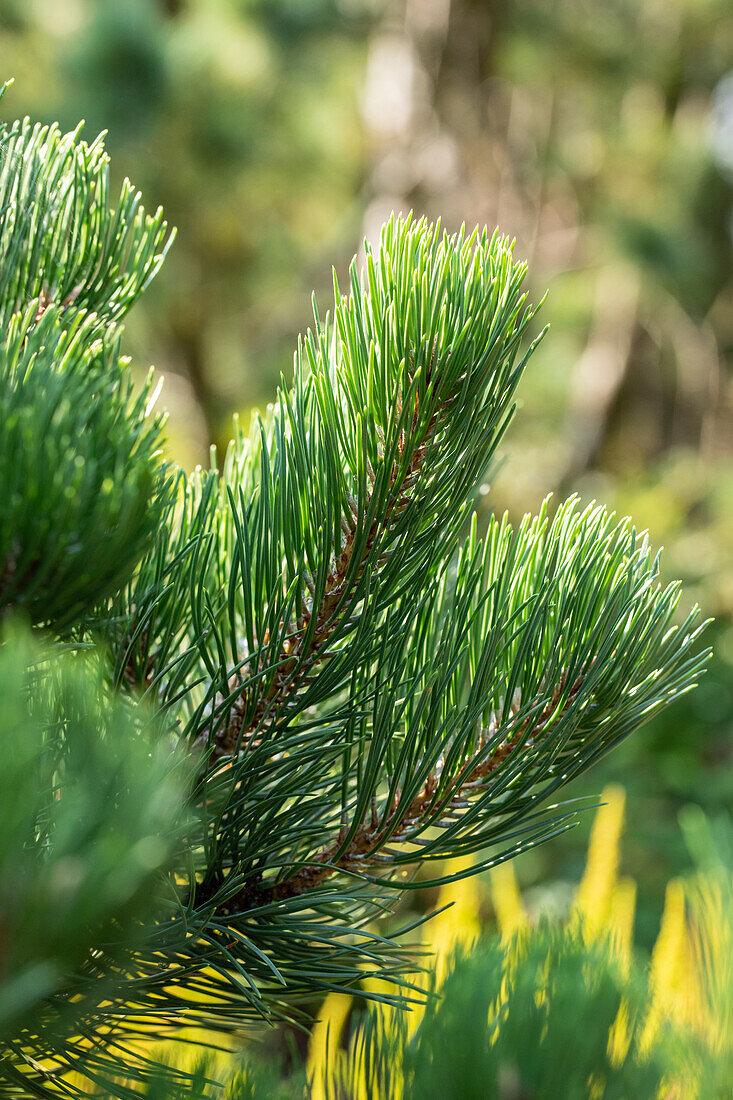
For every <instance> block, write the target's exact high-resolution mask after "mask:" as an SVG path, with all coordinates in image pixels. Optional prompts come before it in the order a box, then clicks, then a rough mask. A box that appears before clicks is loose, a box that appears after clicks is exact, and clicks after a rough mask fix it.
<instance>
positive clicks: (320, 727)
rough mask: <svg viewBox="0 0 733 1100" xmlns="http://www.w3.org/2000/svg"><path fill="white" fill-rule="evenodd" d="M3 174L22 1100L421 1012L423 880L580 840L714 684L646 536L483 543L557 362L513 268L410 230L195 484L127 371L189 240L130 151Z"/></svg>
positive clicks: (2, 986)
mask: <svg viewBox="0 0 733 1100" xmlns="http://www.w3.org/2000/svg"><path fill="white" fill-rule="evenodd" d="M2 141H3V161H2V172H1V173H0V256H2V263H1V264H0V417H1V418H2V435H1V436H0V470H2V474H3V486H4V493H3V497H2V500H1V501H0V615H1V616H2V618H3V620H4V624H3V630H4V635H3V638H4V643H3V649H2V651H1V652H0V681H1V683H0V691H1V692H2V694H3V698H12V700H13V704H12V708H11V711H9V712H8V714H9V715H10V717H9V718H8V719H7V720H5V718H4V719H3V721H2V722H0V737H1V738H2V752H3V754H4V756H5V757H6V758H7V759H9V760H11V761H12V762H13V767H12V769H10V771H9V772H8V773H7V774H3V776H2V781H3V782H4V783H5V782H6V781H7V782H8V783H9V784H11V787H12V788H13V789H14V791H15V794H14V797H13V798H10V797H5V795H4V794H3V797H2V800H1V801H0V835H2V840H3V847H2V849H0V991H1V992H2V997H3V1004H4V1006H5V1004H8V1005H10V1006H11V1007H10V1008H9V1009H6V1008H5V1007H3V1013H2V1014H0V1029H1V1032H0V1042H1V1043H2V1047H1V1048H0V1094H2V1095H8V1096H13V1095H16V1096H25V1095H27V1094H29V1093H30V1094H33V1095H39V1096H45V1095H60V1094H65V1095H73V1094H74V1089H75V1087H76V1086H74V1085H73V1084H72V1083H70V1079H69V1077H68V1073H69V1071H70V1070H75V1071H80V1072H83V1073H84V1074H85V1075H86V1083H85V1085H84V1090H85V1091H84V1094H85V1095H89V1094H90V1092H91V1094H92V1095H100V1096H109V1095H120V1096H129V1095H134V1093H133V1092H131V1091H130V1090H131V1089H132V1088H133V1086H134V1083H135V1082H137V1083H138V1084H142V1083H144V1082H145V1081H146V1080H148V1079H149V1077H150V1075H151V1073H153V1070H152V1068H151V1066H150V1063H149V1062H148V1061H147V1059H146V1057H145V1054H144V1048H143V1047H141V1046H140V1045H139V1044H137V1043H136V1042H135V1040H136V1039H139V1038H140V1037H156V1036H161V1035H164V1034H166V1033H168V1032H169V1031H170V1030H171V1029H174V1028H176V1027H179V1026H181V1025H184V1024H192V1023H193V1024H199V1025H201V1026H204V1027H207V1028H209V1029H214V1030H217V1029H219V1030H221V1031H231V1030H237V1029H241V1028H244V1027H246V1026H248V1025H250V1024H252V1023H255V1022H262V1021H274V1020H278V1019H282V1018H287V1019H298V1018H304V1017H305V1014H306V1013H307V1009H308V1005H309V1004H310V1003H312V1002H313V1000H314V998H316V997H317V996H318V995H320V994H322V993H324V992H326V991H332V990H339V989H349V988H351V987H353V985H354V984H355V983H356V982H358V981H359V980H360V979H361V978H362V977H363V976H364V974H365V972H371V973H372V974H375V975H379V976H380V977H381V978H382V979H383V980H384V981H386V982H388V983H389V982H391V983H392V988H393V990H394V996H395V998H396V1000H397V1001H399V998H400V996H401V994H402V992H403V991H404V987H405V982H406V981H407V980H408V973H409V968H410V966H411V965H412V962H411V957H410V954H409V949H408V948H406V947H404V946H403V944H402V941H401V939H400V936H399V935H394V936H391V937H390V938H384V937H382V936H381V935H380V934H379V933H378V932H377V931H375V927H376V926H375V924H374V919H375V917H377V916H378V915H379V914H380V913H381V912H383V911H384V910H385V909H388V908H390V907H391V906H393V904H394V902H395V900H396V899H397V897H398V896H399V894H400V892H401V891H403V890H405V889H409V888H410V886H411V884H412V881H413V879H412V872H413V871H414V869H415V868H416V867H417V866H418V865H421V866H422V868H423V873H422V876H421V884H422V885H424V884H425V881H426V876H427V878H428V879H430V877H431V876H432V880H433V881H436V882H437V881H440V880H441V878H442V877H443V875H444V871H443V870H442V863H441V862H440V861H442V860H444V859H445V858H446V857H452V856H460V855H468V854H471V853H476V859H475V867H476V868H477V869H478V868H480V867H483V866H490V865H491V864H495V863H497V862H500V861H502V860H505V859H508V858H510V857H511V856H512V855H513V854H515V853H516V852H518V851H520V850H523V849H526V848H527V847H528V846H531V845H532V844H535V843H538V842H539V841H542V840H545V839H547V838H549V837H551V836H552V835H553V834H554V833H556V832H557V831H558V830H559V829H562V828H564V827H566V826H567V824H568V823H569V822H570V821H571V820H572V812H573V811H572V807H569V806H568V807H564V808H563V806H562V805H560V806H558V805H557V804H555V805H553V806H552V807H551V808H547V804H548V800H553V801H554V795H555V794H556V792H557V791H558V790H559V788H561V787H562V786H563V785H564V784H566V783H567V782H569V781H570V780H571V779H572V778H573V777H575V776H577V775H578V774H579V773H580V772H582V771H583V770H585V769H586V768H588V767H589V766H590V765H591V764H592V763H593V762H594V761H596V760H597V759H598V758H599V757H600V756H602V755H603V754H604V753H605V752H607V751H608V750H609V749H610V748H611V747H613V745H615V744H616V743H617V742H618V741H620V740H621V739H622V738H624V737H626V736H627V735H628V734H630V733H632V732H633V731H635V730H636V729H638V727H639V726H640V725H641V724H642V722H643V721H644V720H645V719H646V718H647V717H648V716H649V715H651V714H653V713H654V712H656V711H657V710H659V709H660V708H661V707H663V706H665V705H667V704H668V703H669V702H671V701H672V700H673V699H674V698H675V697H676V696H678V695H679V694H680V693H681V692H683V691H685V690H687V689H689V688H690V687H691V686H692V685H693V684H694V682H695V679H696V677H697V676H698V675H699V673H700V671H701V667H702V664H703V662H704V659H705V654H704V652H701V650H700V647H699V646H698V645H696V638H697V635H698V633H699V630H700V624H699V623H698V620H697V616H696V614H693V615H692V616H690V617H689V618H688V619H687V620H685V621H684V622H680V621H677V620H676V619H674V614H675V608H676V605H677V601H678V596H679V592H678V588H677V586H676V585H670V586H664V585H661V584H660V582H659V580H658V559H657V557H656V556H655V555H654V554H653V553H652V551H651V550H650V548H649V545H648V543H647V540H646V538H645V537H644V536H643V535H640V534H639V533H637V532H636V530H635V529H634V527H633V525H632V523H631V522H630V521H628V520H624V521H621V522H618V521H616V520H615V519H614V518H613V517H612V516H610V515H608V514H607V513H606V512H605V511H604V509H603V508H600V507H597V506H590V507H587V508H583V507H581V506H580V505H579V504H578V503H577V502H576V501H575V500H572V499H571V500H570V501H568V502H566V503H565V504H562V505H561V506H560V507H559V508H557V509H556V510H554V513H553V512H552V511H551V509H550V506H549V504H548V503H547V502H546V503H545V504H544V505H543V506H542V508H541V509H540V511H539V513H538V515H536V516H534V517H526V518H525V519H524V520H523V521H522V522H521V523H520V524H519V525H518V526H517V527H516V528H513V527H512V526H511V525H510V524H509V523H508V522H507V520H506V519H499V518H495V519H492V520H491V521H490V522H489V524H488V526H487V528H486V530H483V531H481V530H479V529H478V523H477V520H476V517H475V514H474V511H473V507H472V497H473V494H474V492H475V490H476V487H477V486H478V485H479V484H480V483H481V482H482V480H483V478H484V476H485V472H486V469H487V465H488V464H489V463H490V461H491V459H492V457H493V455H494V453H495V451H496V448H497V446H498V444H499V443H500V441H501V439H502V437H503V435H504V433H505V431H506V428H507V426H508V424H509V421H510V419H511V416H512V413H513V408H514V405H513V402H514V394H515V391H516V388H517V385H518V384H519V381H520V379H521V375H522V372H523V370H524V367H525V364H526V362H527V359H528V357H529V355H530V353H531V350H532V347H533V345H532V343H531V342H530V334H531V332H532V331H534V330H535V322H534V315H533V310H532V308H531V307H530V306H529V305H528V303H527V301H526V297H525V294H524V292H523V290H522V284H523V280H524V277H525V268H524V265H523V264H521V263H518V262H516V261H515V259H514V257H513V250H512V245H511V243H510V242H509V241H507V240H506V239H505V238H503V237H501V236H499V235H498V234H494V235H493V236H491V235H489V234H487V233H486V232H481V231H474V232H473V233H466V232H464V231H461V232H460V233H459V234H458V235H457V236H451V235H448V234H446V233H445V232H443V231H442V229H441V228H440V227H439V226H437V225H430V224H428V223H426V222H425V221H422V220H421V221H415V220H413V219H412V218H410V217H408V218H403V217H393V218H392V219H390V221H389V222H388V224H387V225H386V226H385V228H384V230H383V232H382V235H381V238H380V241H379V243H378V245H377V246H376V247H374V248H371V247H369V246H367V248H366V260H365V263H364V266H363V269H360V268H359V267H358V265H357V264H356V262H355V263H354V264H353V265H352V267H351V269H350V273H349V285H348V287H347V288H346V293H342V290H341V288H340V287H339V286H338V284H337V283H335V286H334V294H335V301H334V306H333V309H332V311H331V312H330V313H329V314H328V315H326V316H325V317H323V318H321V316H320V315H319V313H318V310H317V309H315V318H314V323H313V327H312V329H311V330H309V331H308V333H307V335H306V336H305V337H304V338H303V339H302V340H301V341H300V342H299V345H298V349H297V351H296V355H295V365H294V375H293V379H292V381H288V382H286V381H283V384H282V386H281V388H280V390H279V392H278V394H277V397H276V399H275V402H274V404H273V405H272V406H271V407H269V408H268V410H267V412H266V413H265V414H264V415H263V416H262V417H261V418H259V419H258V420H257V422H256V423H255V424H254V426H253V428H252V430H251V432H250V433H249V434H246V433H243V432H242V431H240V430H239V429H238V428H237V430H236V437H235V440H234V441H233V443H232V444H231V447H230V449H229V451H228V453H227V455H226V457H225V458H224V460H223V462H222V463H221V464H220V465H219V463H218V462H217V460H216V458H214V460H213V462H212V467H211V469H209V470H206V471H203V470H197V471H195V472H194V473H193V474H192V475H191V476H190V477H186V476H185V475H184V474H183V473H182V472H181V471H176V470H173V469H172V468H171V467H170V465H168V464H166V463H165V462H164V461H163V459H162V457H161V424H162V421H161V418H160V417H159V416H158V415H157V414H155V413H154V412H153V411H152V400H151V395H152V391H151V389H150V385H148V387H147V388H146V389H145V390H144V392H143V393H142V394H139V393H135V392H133V389H132V387H131V383H130V378H129V367H128V364H127V362H126V361H125V360H124V359H122V358H121V357H120V349H119V341H120V331H119V328H118V327H117V325H118V322H119V319H120V318H121V317H122V316H123V315H124V313H125V312H126V311H127V310H128V309H129V308H130V306H131V305H132V304H133V303H134V301H135V299H136V298H137V297H138V295H139V294H140V293H141V292H142V290H143V289H144V288H145V286H146V285H147V283H148V282H149V281H150V279H151V278H152V277H153V275H154V274H155V273H156V272H157V270H158V268H159V267H160V265H161V263H162V261H163V258H164V256H165V252H166V250H167V248H168V246H169V244H170V241H171V235H170V234H169V232H168V231H167V229H166V226H165V223H164V221H163V218H162V215H161V213H160V212H158V213H156V214H155V215H154V216H152V217H151V216H149V215H147V214H146V213H145V212H144V210H143V208H142V206H141V205H140V199H139V196H138V195H137V193H136V192H135V191H134V189H133V188H132V187H131V186H130V185H129V183H125V184H124V186H123V188H122V190H121V193H120V194H119V196H118V197H116V198H114V199H113V197H112V196H111V195H110V189H109V183H108V167H107V160H106V156H105V154H104V151H103V147H102V143H101V140H100V139H97V140H96V141H94V142H93V143H92V144H91V145H87V144H85V142H84V141H83V140H82V139H81V137H80V135H79V133H78V132H75V133H73V134H69V135H61V134H60V133H59V132H58V131H57V129H55V128H54V127H51V128H45V127H34V126H31V125H30V124H29V123H28V122H27V121H26V122H23V123H20V124H18V125H17V126H16V127H14V128H12V129H11V130H10V131H8V132H6V133H5V134H4V135H3V138H2ZM28 624H30V625H31V626H32V627H33V628H34V629H35V630H36V631H39V630H42V631H43V632H44V634H45V640H44V642H43V643H42V644H41V643H40V642H39V641H36V640H34V641H32V642H31V641H30V640H29V639H28V634H27V632H28V629H29V627H28ZM62 651H63V652H62ZM90 655H91V656H90ZM69 678H71V679H70V680H69ZM70 682H73V685H74V686H73V690H71V689H70V688H69V687H68V683H70ZM65 685H66V686H65ZM8 692H10V695H8V694H6V693H8ZM36 758H37V760H38V768H37V769H33V767H32V762H33V761H34V760H35V759H36ZM29 769H30V770H29ZM31 772H32V774H31ZM14 815H15V816H14ZM16 819H17V822H18V823H19V824H18V825H17V827H16V826H15V825H13V822H14V821H16ZM11 826H12V827H11ZM105 838H106V839H105ZM113 868H116V873H113ZM426 868H427V869H429V868H433V870H432V871H429V870H426ZM18 882H23V883H25V885H24V886H23V889H21V890H18V889H17V883H18ZM153 882H155V883H156V884H157V885H156V888H154V889H153V887H152V883H153ZM54 891H56V893H54ZM59 891H60V895H58V892H59ZM57 895H58V896H63V898H64V899H65V901H64V903H63V904H64V905H65V906H66V908H65V909H63V912H64V913H66V914H67V915H68V920H69V923H68V925H67V924H64V923H62V924H60V925H59V926H58V930H57V933H55V934H54V935H53V936H52V937H50V938H49V937H44V935H43V934H42V932H41V930H40V928H39V914H40V913H44V914H45V915H46V916H47V917H48V916H49V910H51V909H55V908H56V907H57V905H58V904H60V903H59V902H56V901H54V900H53V899H54V898H56V897H57ZM146 900H147V904H143V902H144V901H146ZM33 942H37V944H38V954H37V957H35V958H34V954H33V949H32V944H33ZM29 945H30V946H29ZM39 968H40V969H39ZM19 983H20V984H19ZM383 988H387V987H384V986H383ZM18 989H22V990H23V993H22V997H21V998H20V1000H17V1001H16V1000H14V998H17V997H18V996H19V995H18V993H17V990H18ZM13 1004H17V1006H19V1007H18V1010H17V1011H16V1009H15V1008H13V1007H12V1006H13ZM23 1005H27V1006H29V1008H30V1007H32V1008H33V1012H32V1014H31V1016H32V1019H30V1018H29V1017H28V1015H27V1014H25V1015H24V1012H23V1011H22V1009H23ZM121 1062H123V1063H124V1065H125V1073H126V1081H127V1084H125V1085H124V1086H123V1085H115V1084H114V1083H113V1078H115V1077H119V1072H118V1071H119V1067H120V1063H121ZM171 1072H172V1071H171Z"/></svg>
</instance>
